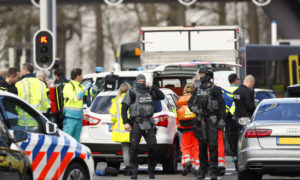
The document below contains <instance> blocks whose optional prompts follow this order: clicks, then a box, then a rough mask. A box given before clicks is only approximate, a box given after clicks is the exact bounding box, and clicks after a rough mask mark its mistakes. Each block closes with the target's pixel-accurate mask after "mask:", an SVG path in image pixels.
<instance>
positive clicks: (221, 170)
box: [217, 167, 225, 176]
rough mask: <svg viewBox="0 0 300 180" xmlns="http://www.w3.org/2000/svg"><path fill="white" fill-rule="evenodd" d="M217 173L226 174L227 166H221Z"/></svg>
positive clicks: (219, 174)
mask: <svg viewBox="0 0 300 180" xmlns="http://www.w3.org/2000/svg"><path fill="white" fill-rule="evenodd" d="M217 174H218V176H224V175H225V167H219V168H218V173H217Z"/></svg>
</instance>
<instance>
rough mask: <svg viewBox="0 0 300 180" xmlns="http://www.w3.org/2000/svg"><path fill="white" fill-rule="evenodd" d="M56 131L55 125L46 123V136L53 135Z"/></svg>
mask: <svg viewBox="0 0 300 180" xmlns="http://www.w3.org/2000/svg"><path fill="white" fill-rule="evenodd" d="M56 131H57V124H54V123H51V122H48V121H47V122H46V133H47V134H55V133H56Z"/></svg>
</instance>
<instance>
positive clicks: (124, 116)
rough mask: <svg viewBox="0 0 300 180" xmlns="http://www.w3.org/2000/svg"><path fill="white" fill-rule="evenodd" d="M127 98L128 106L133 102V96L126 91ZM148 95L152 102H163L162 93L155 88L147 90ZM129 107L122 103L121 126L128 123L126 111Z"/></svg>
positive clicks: (130, 92) (163, 96)
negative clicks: (128, 98) (128, 99)
mask: <svg viewBox="0 0 300 180" xmlns="http://www.w3.org/2000/svg"><path fill="white" fill-rule="evenodd" d="M127 93H129V97H130V101H131V103H130V104H133V103H134V102H135V94H134V93H133V92H132V91H130V90H129V91H128V92H127ZM149 93H150V95H151V96H152V98H153V100H163V99H164V98H165V95H164V93H163V92H161V91H160V90H159V89H158V88H157V87H155V86H152V87H151V88H150V89H149ZM128 108H129V105H127V104H125V103H122V108H121V114H122V119H123V124H126V123H129V119H128V118H127V111H128Z"/></svg>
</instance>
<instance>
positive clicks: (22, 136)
mask: <svg viewBox="0 0 300 180" xmlns="http://www.w3.org/2000/svg"><path fill="white" fill-rule="evenodd" d="M26 139H27V132H25V131H22V130H14V142H21V141H25V140H26Z"/></svg>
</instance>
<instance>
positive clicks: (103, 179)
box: [94, 157, 300, 180]
mask: <svg viewBox="0 0 300 180" xmlns="http://www.w3.org/2000/svg"><path fill="white" fill-rule="evenodd" d="M105 167H106V163H98V165H97V169H98V170H101V171H103V170H104V168H105ZM226 167H227V168H226V173H225V175H224V176H220V177H218V179H220V180H237V173H236V171H235V169H234V165H233V163H232V162H231V158H230V157H226ZM123 168H124V166H123V165H121V171H120V174H119V175H118V176H97V175H94V180H121V179H122V180H123V179H130V177H129V176H124V171H123V170H122V169H123ZM181 172H182V166H181V164H178V172H177V173H176V174H163V172H162V167H161V165H160V164H158V165H157V167H156V169H155V173H156V174H155V179H162V180H185V179H187V180H190V179H195V180H196V179H197V178H196V177H195V176H194V175H193V174H191V173H189V174H188V175H187V176H182V175H181ZM138 179H141V180H149V177H148V174H147V165H140V166H139V174H138ZM205 179H207V180H209V179H210V177H209V175H207V176H206V178H205ZM279 179H290V180H300V177H276V176H268V175H264V176H263V180H279Z"/></svg>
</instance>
